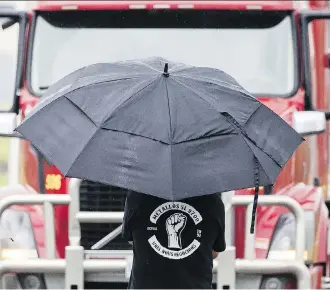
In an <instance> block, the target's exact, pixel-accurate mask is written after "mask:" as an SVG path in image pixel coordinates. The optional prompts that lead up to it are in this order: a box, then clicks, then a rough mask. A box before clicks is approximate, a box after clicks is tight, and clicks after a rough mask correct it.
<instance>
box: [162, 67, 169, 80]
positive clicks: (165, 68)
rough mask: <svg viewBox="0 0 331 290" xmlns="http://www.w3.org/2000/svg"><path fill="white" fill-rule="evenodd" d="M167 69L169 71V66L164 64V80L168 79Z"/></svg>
mask: <svg viewBox="0 0 331 290" xmlns="http://www.w3.org/2000/svg"><path fill="white" fill-rule="evenodd" d="M168 69H169V64H168V63H166V64H165V65H164V71H163V75H164V76H165V77H166V78H167V77H169V72H168Z"/></svg>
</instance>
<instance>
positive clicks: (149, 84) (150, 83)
mask: <svg viewBox="0 0 331 290" xmlns="http://www.w3.org/2000/svg"><path fill="white" fill-rule="evenodd" d="M158 79H159V76H158V77H157V78H155V79H152V81H151V82H149V83H148V84H147V85H146V86H144V87H143V88H141V89H140V90H138V91H137V92H135V93H134V94H132V95H131V96H129V97H128V98H127V99H126V100H124V101H123V102H122V103H120V104H119V105H118V106H117V107H116V109H114V110H113V111H112V112H111V114H110V115H108V116H106V117H105V118H104V119H103V120H102V121H101V126H102V124H104V123H105V122H106V121H108V119H109V118H110V117H111V115H112V114H113V113H114V112H115V111H116V110H118V109H120V108H121V107H122V106H123V105H124V104H126V103H127V102H128V101H129V100H130V99H131V98H132V97H134V96H135V95H137V94H139V93H140V92H142V91H143V90H145V89H146V88H148V87H149V86H151V85H152V84H154V83H155V82H156V81H157V80H158Z"/></svg>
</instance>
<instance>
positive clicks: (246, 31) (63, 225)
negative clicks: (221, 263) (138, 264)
mask: <svg viewBox="0 0 331 290" xmlns="http://www.w3.org/2000/svg"><path fill="white" fill-rule="evenodd" d="M0 24H1V25H2V28H3V29H2V30H0V42H2V43H5V46H4V47H5V49H3V50H4V51H5V52H4V53H3V52H2V49H0V133H1V134H2V135H0V136H2V140H3V139H4V138H6V140H7V139H8V138H7V137H9V136H12V135H11V133H12V129H13V128H14V127H15V126H16V125H17V124H18V123H19V122H20V121H21V120H22V119H24V117H25V116H26V114H28V113H29V111H30V110H31V109H32V108H33V107H34V106H35V104H36V103H37V102H38V101H39V99H40V97H41V96H42V95H43V93H44V92H45V91H46V90H47V89H48V87H49V86H51V85H52V84H53V83H54V82H56V81H58V80H59V79H61V78H62V77H64V76H65V75H67V74H68V73H70V72H72V71H74V70H76V69H78V68H81V67H83V66H85V65H89V64H93V63H98V62H114V61H121V60H125V59H134V58H143V57H149V56H161V57H165V58H168V59H171V60H173V61H178V62H184V63H190V64H192V65H197V66H209V67H215V68H219V69H222V70H224V71H226V72H228V73H229V74H230V75H232V76H233V77H234V78H236V79H237V80H238V82H239V83H240V84H241V85H242V86H243V87H245V88H246V89H247V90H248V91H249V92H251V93H252V94H253V95H254V96H256V98H258V99H259V100H260V101H261V102H263V103H264V104H265V105H266V106H268V107H269V108H271V109H272V110H273V111H274V112H275V113H276V114H278V115H279V116H281V117H282V118H283V119H284V120H285V121H287V122H288V123H289V124H291V125H292V126H293V127H294V128H295V129H296V130H297V131H298V132H299V133H300V134H302V135H303V136H304V138H305V139H306V142H304V143H303V144H302V145H301V146H300V148H299V149H298V150H297V152H296V153H295V154H294V156H293V157H292V158H291V160H290V161H289V162H288V163H287V164H286V166H285V167H284V169H283V171H282V173H281V175H280V176H279V178H278V179H277V182H276V183H275V184H274V186H273V187H268V188H261V190H260V194H261V195H266V196H267V195H272V196H288V197H290V198H292V199H294V200H295V201H296V202H297V203H299V204H300V205H301V207H302V208H303V209H304V212H305V222H306V230H307V232H306V237H307V239H306V241H305V247H306V248H305V251H304V255H305V256H304V257H303V260H304V263H305V264H306V266H307V267H308V268H309V269H310V271H311V277H312V287H313V288H316V289H319V288H321V287H322V277H323V276H326V271H327V267H328V265H327V261H328V260H329V256H328V250H327V249H328V247H327V245H328V244H327V236H328V209H327V206H326V203H327V201H328V200H329V130H328V128H327V127H328V126H327V121H328V120H329V100H330V97H329V94H330V83H329V77H330V75H329V67H330V60H329V2H328V1H34V3H33V2H31V3H30V4H29V7H28V8H27V9H26V10H13V9H8V8H3V9H0ZM1 55H4V57H1ZM2 95H3V96H5V97H2ZM2 100H4V101H2ZM0 142H3V143H0V145H1V144H5V145H2V146H3V148H4V147H5V146H7V148H9V149H10V150H9V149H8V152H9V151H10V153H8V154H9V157H10V158H9V162H8V176H7V178H6V179H7V183H8V186H6V187H4V188H3V189H2V190H1V193H2V195H0V199H1V196H9V195H14V194H15V195H24V194H31V192H34V193H35V194H59V195H60V194H67V193H68V190H69V182H70V180H69V179H68V178H65V177H63V176H62V174H61V173H60V171H59V170H58V169H57V168H56V167H54V166H51V165H49V164H48V163H47V162H46V161H44V160H43V159H42V157H41V156H40V155H39V154H38V152H36V151H35V150H34V148H33V147H32V146H31V144H29V143H28V142H27V141H25V140H18V139H17V138H10V141H7V142H9V143H4V141H1V139H0ZM0 154H1V152H0ZM0 156H1V155H0ZM17 184H23V185H24V187H18V186H17ZM27 192H28V193H27ZM221 194H222V197H224V201H226V200H231V199H232V198H233V196H250V195H252V194H253V190H252V189H245V190H240V191H235V192H229V193H221ZM125 195H126V191H125V190H123V189H120V188H116V187H112V186H106V185H103V184H100V183H95V182H91V181H88V180H83V181H81V182H80V183H79V206H80V210H83V211H91V212H92V211H98V212H100V211H104V212H122V211H123V208H124V202H125ZM20 210H21V211H25V212H26V213H27V214H28V215H29V216H30V220H31V235H32V236H33V238H34V240H35V248H36V250H37V253H38V257H39V258H45V257H46V251H45V248H44V240H45V235H44V233H43V232H42V231H40V228H42V227H43V226H44V223H45V219H46V218H47V217H46V216H44V215H43V214H42V213H43V212H44V209H43V207H40V208H39V210H38V211H35V210H33V209H31V208H30V207H29V206H26V207H24V206H21V207H20ZM38 212H39V214H38ZM54 214H55V225H54V227H55V239H56V243H55V245H56V257H58V258H64V257H65V247H66V246H67V245H68V244H69V239H68V219H69V218H68V206H65V205H56V206H55V210H54ZM257 215H258V219H257V225H256V235H255V237H254V255H255V257H256V258H258V259H271V260H293V259H295V251H294V249H295V244H296V241H295V219H294V216H293V214H291V213H290V212H289V211H288V210H287V209H286V208H284V207H281V206H259V208H258V213H257ZM245 223H246V213H245V209H244V208H243V207H242V206H240V205H239V206H237V207H236V208H235V209H234V210H233V212H232V213H231V221H230V222H229V223H228V232H227V235H228V237H229V238H228V242H230V243H232V241H234V242H233V245H234V246H235V248H236V257H237V258H238V259H241V258H245V257H246V255H248V254H247V251H246V250H245V249H246V248H247V240H246V239H245V236H244V233H245ZM119 225H120V223H108V224H107V223H96V224H89V223H82V224H81V225H80V230H81V240H80V244H81V245H82V246H83V247H84V248H85V249H86V250H91V248H92V247H93V246H95V244H96V243H97V242H98V241H100V240H101V239H102V238H104V237H105V236H107V235H108V234H109V233H110V232H112V231H114V230H115V231H116V229H118V226H119ZM101 250H104V251H110V252H109V253H113V252H114V251H115V252H116V253H120V252H121V251H122V253H126V252H127V251H130V250H131V245H130V244H128V243H127V242H126V241H123V240H122V239H121V238H120V236H117V237H116V238H115V239H113V240H112V241H111V242H109V243H107V244H105V245H104V246H103V247H102V249H101ZM89 254H90V257H92V258H98V257H99V256H98V253H97V252H93V251H92V252H91V251H90V252H89ZM109 255H110V254H109ZM111 255H112V254H111ZM111 255H110V256H107V255H106V254H105V255H103V257H104V258H109V257H112V256H111ZM115 276H116V275H115ZM114 279H115V280H116V279H117V280H116V281H118V282H119V283H125V281H126V279H125V278H118V277H117V278H111V279H110V278H104V277H103V278H102V277H100V276H98V277H97V278H95V277H94V278H91V279H90V280H89V281H90V282H89V283H90V284H89V285H90V286H91V287H93V288H95V287H96V285H100V283H101V284H102V283H104V282H114V281H115V280H114ZM109 280H112V281H109ZM247 281H250V285H249V288H270V287H274V286H275V285H277V287H284V288H285V287H290V288H291V287H293V288H295V281H294V280H293V277H291V276H281V277H279V276H277V275H264V276H262V275H260V274H259V275H255V276H254V279H252V277H247V276H245V275H241V276H238V277H237V280H236V283H237V286H238V288H247ZM22 283H23V282H22ZM102 285H104V284H102ZM121 285H122V284H121ZM123 285H125V284H123ZM272 285H273V286H272ZM116 286H117V288H118V284H116Z"/></svg>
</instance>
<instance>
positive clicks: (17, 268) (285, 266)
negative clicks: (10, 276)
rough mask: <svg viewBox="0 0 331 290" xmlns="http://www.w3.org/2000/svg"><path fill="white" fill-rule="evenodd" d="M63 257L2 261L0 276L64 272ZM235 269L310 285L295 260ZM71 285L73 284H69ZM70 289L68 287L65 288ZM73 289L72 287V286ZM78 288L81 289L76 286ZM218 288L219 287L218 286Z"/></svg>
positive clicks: (90, 267)
mask: <svg viewBox="0 0 331 290" xmlns="http://www.w3.org/2000/svg"><path fill="white" fill-rule="evenodd" d="M66 263H67V262H66V260H65V259H56V260H49V259H37V260H27V261H24V263H22V262H20V261H11V260H8V261H2V262H1V263H0V276H1V277H3V275H4V274H6V273H11V272H16V273H25V272H26V271H27V269H28V271H29V273H64V272H65V269H66V266H67V265H66ZM217 266H219V267H220V269H218V271H222V266H221V264H220V265H217V263H216V267H217ZM125 268H126V261H125V260H84V262H83V269H84V272H87V273H93V272H108V271H112V270H114V271H118V270H125ZM235 269H236V272H238V273H243V274H282V273H288V272H292V273H294V274H295V275H296V277H297V281H298V288H299V289H309V288H310V287H311V286H310V275H309V270H308V269H307V267H306V266H305V265H303V264H301V263H299V262H296V261H289V262H280V261H278V262H275V261H268V260H255V261H248V260H240V259H237V260H236V261H235ZM70 286H73V285H70ZM1 289H3V287H2V283H1ZM67 289H70V288H67ZM72 289H73V288H72ZM78 289H83V288H81V287H78ZM218 289H220V288H219V287H218Z"/></svg>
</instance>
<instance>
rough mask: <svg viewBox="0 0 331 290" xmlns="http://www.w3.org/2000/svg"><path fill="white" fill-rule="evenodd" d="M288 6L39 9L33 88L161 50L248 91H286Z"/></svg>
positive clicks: (289, 73)
mask: <svg viewBox="0 0 331 290" xmlns="http://www.w3.org/2000/svg"><path fill="white" fill-rule="evenodd" d="M291 17H292V16H291V15H290V14H289V13H288V12H274V11H273V12H267V11H259V12H258V11H220V10H214V11H198V10H190V11H187V10H185V11H173V10H169V11H147V10H139V11H132V10H128V11H86V10H85V11H56V12H39V13H38V14H37V19H36V22H35V32H34V38H33V41H34V43H33V51H32V57H31V59H30V66H31V67H30V72H29V80H30V89H32V91H33V92H34V93H35V94H41V93H42V90H44V89H46V88H47V87H49V86H50V85H51V84H53V83H54V82H56V81H57V80H59V79H60V78H62V77H63V76H65V75H66V74H68V73H70V72H72V71H74V70H76V69H78V68H80V67H82V66H85V65H89V64H93V63H98V62H115V61H120V60H126V59H135V58H144V57H151V56H160V57H164V58H167V59H169V60H172V61H178V62H183V63H188V64H192V65H197V66H209V67H214V68H219V69H222V70H224V71H226V72H227V73H229V74H231V75H232V76H233V77H234V78H236V79H237V80H238V82H239V83H240V84H241V85H242V86H243V87H244V88H246V89H247V90H248V91H250V92H251V93H252V94H256V95H265V96H289V94H290V93H291V92H292V91H293V89H294V84H295V83H296V82H295V78H296V77H297V73H296V66H295V63H296V62H295V57H296V54H295V49H294V35H293V27H292V19H291Z"/></svg>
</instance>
